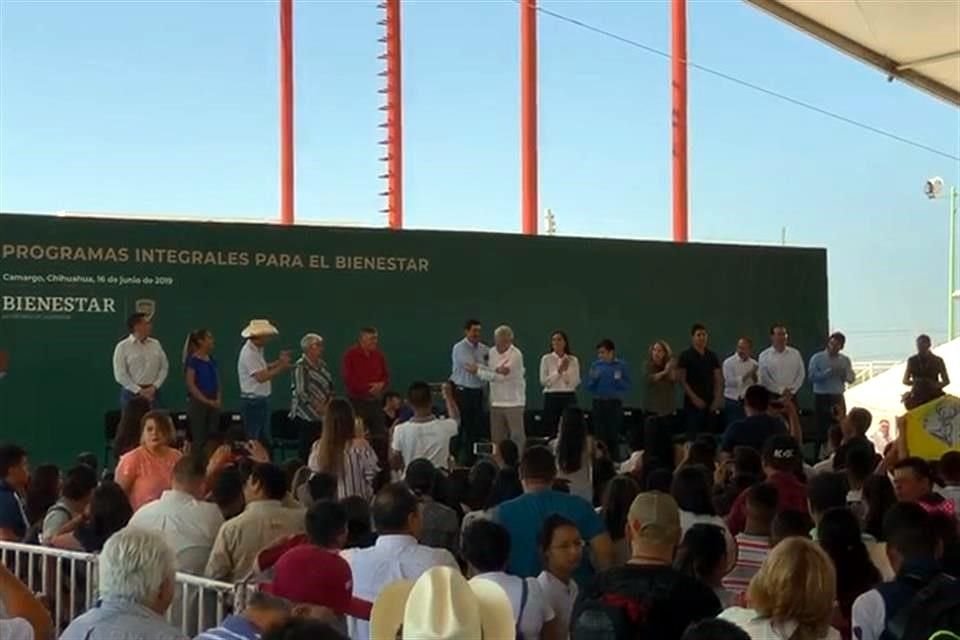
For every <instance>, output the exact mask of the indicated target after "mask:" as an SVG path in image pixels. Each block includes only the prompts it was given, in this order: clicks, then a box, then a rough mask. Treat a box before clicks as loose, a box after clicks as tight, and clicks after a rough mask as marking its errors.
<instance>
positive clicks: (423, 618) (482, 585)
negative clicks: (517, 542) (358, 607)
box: [297, 567, 535, 640]
mask: <svg viewBox="0 0 960 640" xmlns="http://www.w3.org/2000/svg"><path fill="white" fill-rule="evenodd" d="M513 618H514V614H513V610H512V607H511V603H510V600H509V598H508V597H507V594H506V593H504V591H503V589H501V588H500V587H499V586H498V585H497V584H495V583H493V582H491V581H490V580H483V579H479V578H474V579H473V580H471V581H470V582H467V580H466V579H465V578H464V577H463V576H462V575H461V574H460V572H459V571H457V570H456V569H451V568H450V567H435V568H433V569H430V570H428V571H425V572H424V573H423V574H422V575H420V576H419V577H418V578H416V579H412V578H411V579H406V580H398V581H396V582H394V583H392V584H390V585H388V586H387V587H386V588H385V589H384V590H383V592H382V593H381V595H380V597H378V598H377V600H376V602H374V604H373V612H372V613H371V615H370V627H371V629H372V632H371V637H373V638H378V639H379V638H383V639H385V640H386V639H389V640H394V639H396V638H400V639H401V640H459V639H463V640H468V639H469V640H475V639H480V638H490V639H491V640H497V639H500V638H513V637H514V634H515V632H516V626H515V624H514V622H513ZM401 629H402V632H401ZM297 640H300V639H297ZM304 640H306V639H304ZM309 640H313V637H312V636H311V638H310V639H309ZM533 640H535V639H533Z"/></svg>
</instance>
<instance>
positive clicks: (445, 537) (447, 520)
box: [406, 458, 460, 553]
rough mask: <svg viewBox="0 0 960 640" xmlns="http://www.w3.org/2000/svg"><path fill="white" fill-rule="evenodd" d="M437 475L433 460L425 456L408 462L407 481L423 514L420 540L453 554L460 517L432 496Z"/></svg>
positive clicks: (455, 547)
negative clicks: (418, 499)
mask: <svg viewBox="0 0 960 640" xmlns="http://www.w3.org/2000/svg"><path fill="white" fill-rule="evenodd" d="M437 474H438V471H437V469H436V468H434V466H433V463H431V462H430V461H429V460H427V459H426V458H419V459H417V460H413V461H412V462H410V464H408V465H407V476H406V482H407V486H408V487H410V488H411V489H412V490H413V492H414V493H415V494H417V497H418V498H420V512H421V515H422V517H423V529H422V530H421V531H420V543H421V544H425V545H427V546H428V547H437V548H439V549H446V550H448V551H449V552H450V553H455V552H456V550H457V547H458V544H457V539H458V538H459V536H460V519H459V518H457V512H456V511H454V510H453V509H451V508H450V507H448V506H447V505H445V504H441V503H440V502H437V500H436V499H435V496H434V493H435V488H436V483H437Z"/></svg>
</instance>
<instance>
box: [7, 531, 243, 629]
mask: <svg viewBox="0 0 960 640" xmlns="http://www.w3.org/2000/svg"><path fill="white" fill-rule="evenodd" d="M0 562H2V563H3V565H4V566H5V567H7V569H9V570H10V571H12V572H13V573H14V574H15V575H16V576H17V577H18V578H20V580H21V581H22V582H23V583H24V584H25V585H27V587H28V588H29V589H30V590H31V591H33V592H34V593H39V594H41V595H42V596H43V597H44V598H46V601H47V603H48V604H49V606H50V613H51V615H53V619H54V620H55V624H56V625H57V628H59V629H63V628H64V627H65V626H66V625H67V624H69V623H70V621H71V620H73V619H74V618H76V617H77V616H79V615H80V614H81V613H83V612H84V611H86V610H87V609H89V608H90V607H92V606H93V605H94V604H95V603H96V601H97V598H98V595H97V584H96V581H97V556H96V555H95V554H92V553H80V552H76V551H65V550H63V549H54V548H51V547H42V546H37V545H30V544H20V543H16V542H0ZM247 592H248V587H247V585H232V584H229V583H227V582H219V581H217V580H210V579H208V578H202V577H200V576H194V575H190V574H188V573H177V577H176V591H175V593H174V600H173V604H172V605H171V606H170V609H169V610H168V611H167V620H169V621H170V623H171V624H173V625H174V626H176V627H179V628H180V630H181V631H182V632H183V633H184V635H186V636H188V637H191V638H192V637H193V636H195V635H197V634H198V633H200V632H201V631H204V630H205V629H208V628H210V627H212V626H216V625H218V624H219V623H220V622H221V621H222V620H223V618H224V616H225V614H227V613H228V612H230V611H234V610H236V611H239V610H242V609H243V607H244V605H245V604H246V599H247V598H246V596H247Z"/></svg>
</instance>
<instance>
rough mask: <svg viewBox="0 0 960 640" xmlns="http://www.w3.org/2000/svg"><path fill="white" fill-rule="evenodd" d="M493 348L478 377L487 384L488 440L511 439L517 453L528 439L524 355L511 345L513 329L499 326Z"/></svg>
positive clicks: (494, 337)
mask: <svg viewBox="0 0 960 640" xmlns="http://www.w3.org/2000/svg"><path fill="white" fill-rule="evenodd" d="M493 341H494V348H493V349H490V353H489V354H488V355H487V364H486V365H482V366H481V367H480V368H479V370H478V371H477V374H478V375H479V376H480V378H481V379H482V380H486V381H488V382H489V383H490V437H491V438H492V439H493V441H494V442H503V441H504V440H507V439H510V440H513V441H514V442H516V443H517V447H518V448H519V449H520V451H523V444H524V442H525V441H526V439H527V436H526V432H525V431H524V428H523V411H524V408H525V407H526V404H527V380H526V378H525V377H524V376H525V373H526V372H525V371H524V368H523V353H522V352H521V351H520V349H517V347H516V346H515V345H514V344H513V329H511V328H510V327H508V326H507V325H500V326H499V327H497V329H496V331H494V332H493Z"/></svg>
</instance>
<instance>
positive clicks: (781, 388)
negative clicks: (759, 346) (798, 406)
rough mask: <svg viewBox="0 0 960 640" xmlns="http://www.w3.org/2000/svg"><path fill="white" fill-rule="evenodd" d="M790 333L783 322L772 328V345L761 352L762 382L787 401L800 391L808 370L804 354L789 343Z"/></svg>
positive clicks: (760, 368)
mask: <svg viewBox="0 0 960 640" xmlns="http://www.w3.org/2000/svg"><path fill="white" fill-rule="evenodd" d="M789 336H790V334H789V333H788V332H787V328H786V327H785V326H783V325H782V324H776V325H773V327H771V328H770V346H769V347H768V348H766V349H764V351H763V353H761V354H760V359H759V370H760V384H762V385H763V386H765V387H766V388H767V390H769V391H770V392H771V393H774V394H776V395H778V396H783V399H784V401H785V402H789V401H792V399H793V397H794V396H795V395H797V393H798V392H799V391H800V387H802V386H803V381H804V380H805V379H806V376H807V372H806V369H805V368H804V366H803V356H801V355H800V352H799V351H797V350H796V349H794V348H793V347H791V346H789V345H788V344H787V340H788V339H789Z"/></svg>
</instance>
